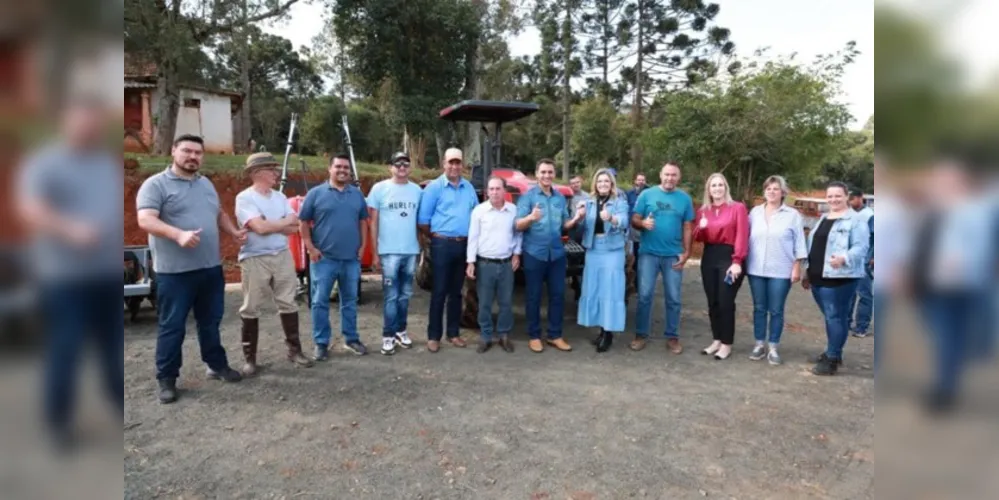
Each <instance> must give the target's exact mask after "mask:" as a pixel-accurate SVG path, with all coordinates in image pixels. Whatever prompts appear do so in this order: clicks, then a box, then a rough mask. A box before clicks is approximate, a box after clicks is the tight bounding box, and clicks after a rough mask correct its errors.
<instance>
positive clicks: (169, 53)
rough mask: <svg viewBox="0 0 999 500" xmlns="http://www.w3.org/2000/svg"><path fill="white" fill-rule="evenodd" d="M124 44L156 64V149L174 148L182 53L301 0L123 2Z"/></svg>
mask: <svg viewBox="0 0 999 500" xmlns="http://www.w3.org/2000/svg"><path fill="white" fill-rule="evenodd" d="M125 2H126V5H125V38H126V41H125V45H126V47H131V48H132V49H134V50H135V51H136V55H137V56H139V57H141V58H142V59H144V60H147V61H151V62H153V63H155V64H156V68H157V73H158V75H157V76H158V78H159V81H158V85H159V91H160V94H161V96H162V97H161V98H160V100H159V106H158V109H157V111H156V133H155V139H154V143H155V144H154V148H153V149H154V152H155V153H157V154H164V153H166V152H168V151H170V147H171V145H172V143H173V139H174V132H175V130H176V126H177V111H178V109H179V102H178V99H179V88H180V87H179V86H180V84H181V83H182V82H181V80H180V72H181V68H182V67H184V64H185V61H184V57H185V56H187V55H189V54H190V49H191V46H192V44H193V46H195V47H199V48H200V47H201V46H203V45H205V43H206V42H207V41H209V40H210V39H211V38H212V37H214V36H217V35H221V34H226V33H232V32H233V31H234V30H238V29H240V28H242V27H244V26H248V25H251V24H254V23H258V22H260V21H265V20H268V19H273V18H277V17H280V16H283V15H285V14H286V13H287V12H288V9H289V8H290V7H291V6H292V5H294V4H295V3H296V2H298V0H280V2H279V1H275V0H193V1H192V0H187V1H185V0H125Z"/></svg>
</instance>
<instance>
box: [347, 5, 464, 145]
mask: <svg viewBox="0 0 999 500" xmlns="http://www.w3.org/2000/svg"><path fill="white" fill-rule="evenodd" d="M330 3H331V7H332V15H333V29H334V32H335V35H336V39H337V42H338V45H339V46H340V47H341V49H342V50H343V52H344V55H345V57H346V64H345V66H346V67H347V68H348V70H349V72H351V73H353V74H354V75H356V77H357V80H358V86H359V89H358V90H359V91H360V92H361V93H362V94H363V95H366V96H375V95H376V94H378V92H379V90H380V89H382V88H383V86H384V85H385V84H386V83H390V84H391V85H394V88H395V89H396V90H397V103H398V110H399V115H400V117H401V120H402V123H403V129H404V133H405V134H406V135H407V136H408V137H409V142H410V147H409V149H410V154H411V156H413V157H414V158H413V159H414V161H415V162H417V163H418V164H419V163H422V160H423V159H424V158H423V157H422V155H421V154H420V151H421V150H423V151H425V147H426V138H427V137H429V136H433V134H434V130H435V126H436V125H437V124H436V121H437V119H436V115H437V111H438V110H440V109H441V108H443V107H445V106H447V105H449V104H452V102H451V101H453V100H454V99H455V98H456V97H457V96H459V95H461V94H462V90H463V85H464V83H465V82H466V77H467V75H468V71H469V70H468V65H469V64H471V62H472V61H471V60H470V57H469V53H468V52H469V51H468V46H469V45H470V44H474V43H475V41H476V40H478V38H479V30H480V24H479V19H476V17H475V14H476V11H475V9H474V8H473V7H472V4H471V3H469V2H467V1H464V0H410V1H406V2H399V1H397V0H330Z"/></svg>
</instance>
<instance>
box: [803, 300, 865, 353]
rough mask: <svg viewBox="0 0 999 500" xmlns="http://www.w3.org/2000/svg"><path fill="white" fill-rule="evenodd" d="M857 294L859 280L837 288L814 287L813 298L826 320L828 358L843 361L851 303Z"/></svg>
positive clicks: (848, 332) (848, 334)
mask: <svg viewBox="0 0 999 500" xmlns="http://www.w3.org/2000/svg"><path fill="white" fill-rule="evenodd" d="M855 293H857V280H851V281H850V283H848V284H845V285H841V286H837V287H824V286H815V285H812V297H814V298H815V303H816V304H818V305H819V310H820V311H822V315H823V316H825V319H826V356H827V357H829V358H830V359H838V360H842V359H843V347H845V346H846V339H847V337H849V336H850V316H849V312H850V301H851V300H853V297H854V294H855Z"/></svg>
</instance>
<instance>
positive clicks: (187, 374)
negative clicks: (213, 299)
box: [124, 268, 874, 500]
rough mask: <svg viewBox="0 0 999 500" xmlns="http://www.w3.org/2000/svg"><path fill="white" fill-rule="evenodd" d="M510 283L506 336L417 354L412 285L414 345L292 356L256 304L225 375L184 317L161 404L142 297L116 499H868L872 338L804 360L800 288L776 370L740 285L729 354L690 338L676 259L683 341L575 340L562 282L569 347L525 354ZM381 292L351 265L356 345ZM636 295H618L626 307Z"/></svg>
mask: <svg viewBox="0 0 999 500" xmlns="http://www.w3.org/2000/svg"><path fill="white" fill-rule="evenodd" d="M660 291H661V289H660ZM520 294H522V290H519V291H518V297H517V298H516V299H515V304H519V305H520V307H518V308H517V309H515V313H516V327H515V331H516V332H518V333H517V334H516V335H515V337H514V340H515V341H516V342H517V352H516V353H514V354H506V353H504V352H502V351H501V350H498V349H493V350H492V351H490V352H488V353H487V354H485V355H479V354H476V353H475V351H474V349H473V348H469V349H463V350H462V349H454V348H449V347H445V348H443V349H442V350H441V352H440V353H438V354H430V353H429V352H427V351H426V349H425V347H424V342H425V340H426V334H425V332H426V312H427V310H428V307H429V294H428V293H427V292H424V291H422V290H417V292H416V294H415V296H414V299H413V301H412V304H411V309H410V325H409V331H410V332H411V333H412V334H413V336H414V338H415V339H416V341H417V346H416V347H415V348H414V349H412V350H410V351H404V352H401V353H399V354H396V355H395V356H392V357H386V356H382V355H380V354H377V352H376V353H375V354H372V355H369V356H367V357H357V356H353V355H348V354H346V353H344V352H343V351H342V348H341V347H340V346H339V345H337V351H336V353H335V355H333V356H332V358H331V360H330V361H329V362H327V363H323V364H321V365H318V366H316V367H315V368H311V369H296V368H295V367H292V366H291V365H289V364H288V363H286V362H284V360H283V357H282V354H283V345H282V342H281V340H280V335H279V333H278V332H279V325H278V323H277V321H276V318H271V319H266V320H264V321H263V322H262V328H261V329H262V337H263V338H262V339H261V343H262V345H261V352H260V362H261V363H263V364H265V365H267V366H265V368H266V369H265V371H264V372H263V373H262V374H260V375H259V376H258V377H257V378H254V379H251V380H245V381H243V382H242V383H240V384H236V385H224V384H223V383H221V382H213V381H207V380H206V379H205V377H204V366H203V364H202V363H201V362H200V356H199V353H198V349H197V342H196V340H195V336H194V334H193V333H194V329H193V323H192V324H191V325H190V326H189V337H188V342H187V343H186V345H185V356H184V368H183V370H182V379H181V381H180V386H181V389H182V393H181V400H180V401H179V402H178V403H176V404H174V405H172V406H161V405H160V404H159V403H158V402H157V401H156V399H155V392H156V382H155V380H154V379H155V375H154V352H155V339H156V324H155V317H154V312H153V311H152V310H149V309H147V310H145V311H144V312H143V314H142V316H140V318H139V319H138V320H137V321H136V322H135V323H129V322H128V321H126V325H125V387H126V392H125V429H126V430H125V432H124V469H125V476H124V480H125V498H136V499H138V498H171V499H176V498H185V499H192V498H286V499H291V498H351V499H354V498H372V499H388V498H393V499H395V498H399V499H427V500H429V499H458V498H461V499H532V500H540V499H552V500H555V499H575V500H582V499H587V500H593V499H618V498H659V499H667V498H668V499H678V498H679V499H682V498H703V497H707V498H725V499H730V498H737V499H750V498H761V499H762V498H767V499H773V498H831V499H832V498H835V499H844V498H849V499H859V498H872V497H873V494H874V486H873V484H874V379H873V372H872V370H871V363H872V348H873V340H872V339H863V340H858V339H853V338H851V339H850V341H849V342H848V344H847V351H846V354H845V358H846V366H845V369H844V371H842V372H841V375H840V376H838V377H834V378H831V379H819V378H817V377H814V376H812V375H811V374H810V373H809V372H808V368H809V365H808V364H807V362H806V358H807V357H808V356H809V355H812V354H814V353H817V352H820V351H821V350H822V348H823V346H824V333H823V332H824V330H823V329H822V323H821V316H820V315H819V313H818V311H817V309H816V307H815V304H814V302H813V301H812V299H811V296H810V295H809V294H807V293H806V292H805V291H803V290H802V289H801V288H800V287H796V288H795V289H794V291H793V292H792V295H791V297H790V299H789V303H788V307H787V323H788V327H787V329H786V331H785V338H784V344H783V348H782V354H783V356H784V358H785V365H784V366H781V367H776V368H775V367H771V366H769V365H767V364H766V363H756V362H752V361H750V360H749V359H748V351H749V350H750V349H751V346H752V320H751V312H752V311H751V298H750V293H749V289H748V285H744V286H743V289H742V290H741V293H740V297H739V307H740V309H739V317H740V319H739V326H738V330H737V338H736V349H737V355H734V356H733V357H732V358H731V359H729V360H728V361H725V362H719V361H714V360H713V359H708V358H706V357H704V356H701V355H700V354H699V351H700V349H701V348H703V347H704V346H706V345H707V344H709V343H710V340H711V334H710V330H709V328H708V318H707V311H706V305H705V302H706V301H705V298H704V293H703V289H702V288H701V283H700V281H699V273H698V272H697V270H696V269H694V268H691V269H688V270H687V272H686V275H685V277H684V310H683V321H682V327H681V331H682V333H681V335H682V338H683V340H684V341H685V344H686V346H687V350H686V352H684V353H683V355H681V356H673V355H670V354H668V353H667V352H666V350H665V347H664V342H663V341H662V340H661V339H657V340H656V341H655V342H653V343H652V344H651V345H650V346H649V347H648V348H647V349H646V350H644V351H642V352H637V353H636V352H632V351H630V350H629V349H628V348H627V340H628V339H630V333H629V334H628V335H626V336H625V337H624V338H621V339H619V340H618V342H617V343H616V344H615V345H614V348H613V350H612V351H611V352H610V353H608V354H604V355H597V354H596V353H595V352H594V351H593V348H592V347H591V346H590V345H589V344H588V342H587V341H588V340H589V339H590V338H591V336H592V335H593V334H594V333H595V332H593V331H589V330H586V329H582V328H580V327H578V326H576V325H575V320H574V319H575V314H576V310H575V307H574V304H573V302H572V301H571V300H570V301H568V304H567V310H566V338H567V340H568V341H569V342H570V343H572V344H573V346H574V347H575V350H574V352H572V353H560V352H555V351H554V350H551V349H549V350H546V352H544V353H543V354H540V355H537V354H533V353H531V352H529V351H528V350H527V345H526V333H525V332H524V329H525V325H526V320H525V318H524V311H523V307H522V304H523V297H522V295H520ZM239 301H240V296H239V293H238V292H232V293H229V294H228V295H227V304H226V305H227V309H226V318H225V322H224V325H223V331H222V335H223V340H224V342H225V345H226V348H227V350H228V353H229V359H230V362H231V363H232V364H233V365H234V366H239V364H240V363H241V361H242V359H241V354H240V347H239V326H238V314H237V309H238V304H239ZM380 301H381V291H380V287H379V286H378V285H377V284H376V283H366V284H365V285H364V303H363V304H362V305H361V307H360V316H359V326H360V330H361V336H362V340H363V341H364V342H365V343H366V344H367V345H368V346H369V348H371V349H372V350H374V351H377V348H378V345H379V344H378V341H379V339H380V335H381V325H382V319H381V307H380ZM661 301H662V299H661V297H660V299H658V301H657V304H656V308H655V311H654V322H655V324H654V327H653V331H658V332H661V331H662V328H663V303H662V302H661ZM634 308H635V301H634V300H632V301H631V304H630V312H631V315H632V316H633V315H634ZM302 309H303V313H302V318H303V330H304V332H306V334H305V338H306V341H305V344H306V347H307V349H309V350H311V347H312V343H311V340H310V339H309V335H308V332H309V331H310V328H309V321H308V319H307V318H308V313H307V312H305V311H306V309H305V307H304V306H303V307H302ZM333 311H334V314H333V316H334V318H333V326H334V331H335V332H338V328H339V326H338V325H339V317H338V315H337V314H335V311H336V305H335V304H334V305H333ZM632 321H633V320H632ZM631 331H633V329H632V325H631V324H629V332H631ZM263 332H267V333H263ZM463 335H464V336H465V337H466V339H469V340H474V339H476V332H472V331H465V332H463ZM338 343H339V342H338ZM473 347H474V343H473Z"/></svg>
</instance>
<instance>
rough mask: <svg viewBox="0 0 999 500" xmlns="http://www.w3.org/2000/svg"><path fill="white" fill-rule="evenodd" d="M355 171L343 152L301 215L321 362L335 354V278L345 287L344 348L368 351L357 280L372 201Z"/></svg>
mask: <svg viewBox="0 0 999 500" xmlns="http://www.w3.org/2000/svg"><path fill="white" fill-rule="evenodd" d="M350 175H351V169H350V156H347V155H345V154H340V155H337V156H336V158H334V159H333V163H332V164H331V165H330V180H329V182H327V183H324V184H322V185H319V186H316V187H314V188H312V189H310V190H309V194H307V195H306V196H305V201H304V202H302V209H301V210H300V212H299V214H298V219H299V220H300V221H301V230H302V241H304V242H305V248H306V250H308V251H309V260H310V261H311V265H310V267H309V272H310V277H311V282H312V290H311V292H312V339H313V341H315V344H316V361H325V360H327V359H328V358H329V345H330V337H331V336H332V331H331V330H330V293H331V292H332V291H333V282H334V281H335V282H336V283H337V286H338V287H339V291H340V327H341V329H342V331H343V339H344V347H345V348H346V349H347V350H349V351H351V352H353V353H354V354H357V355H359V356H363V355H365V354H367V353H368V350H367V348H366V347H364V344H362V343H361V341H360V339H359V338H358V335H357V285H358V283H359V282H360V280H361V249H362V248H364V243H365V240H367V237H368V234H367V218H368V205H367V203H365V201H364V195H363V194H361V190H360V189H358V188H357V187H356V186H354V185H352V184H350Z"/></svg>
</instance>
